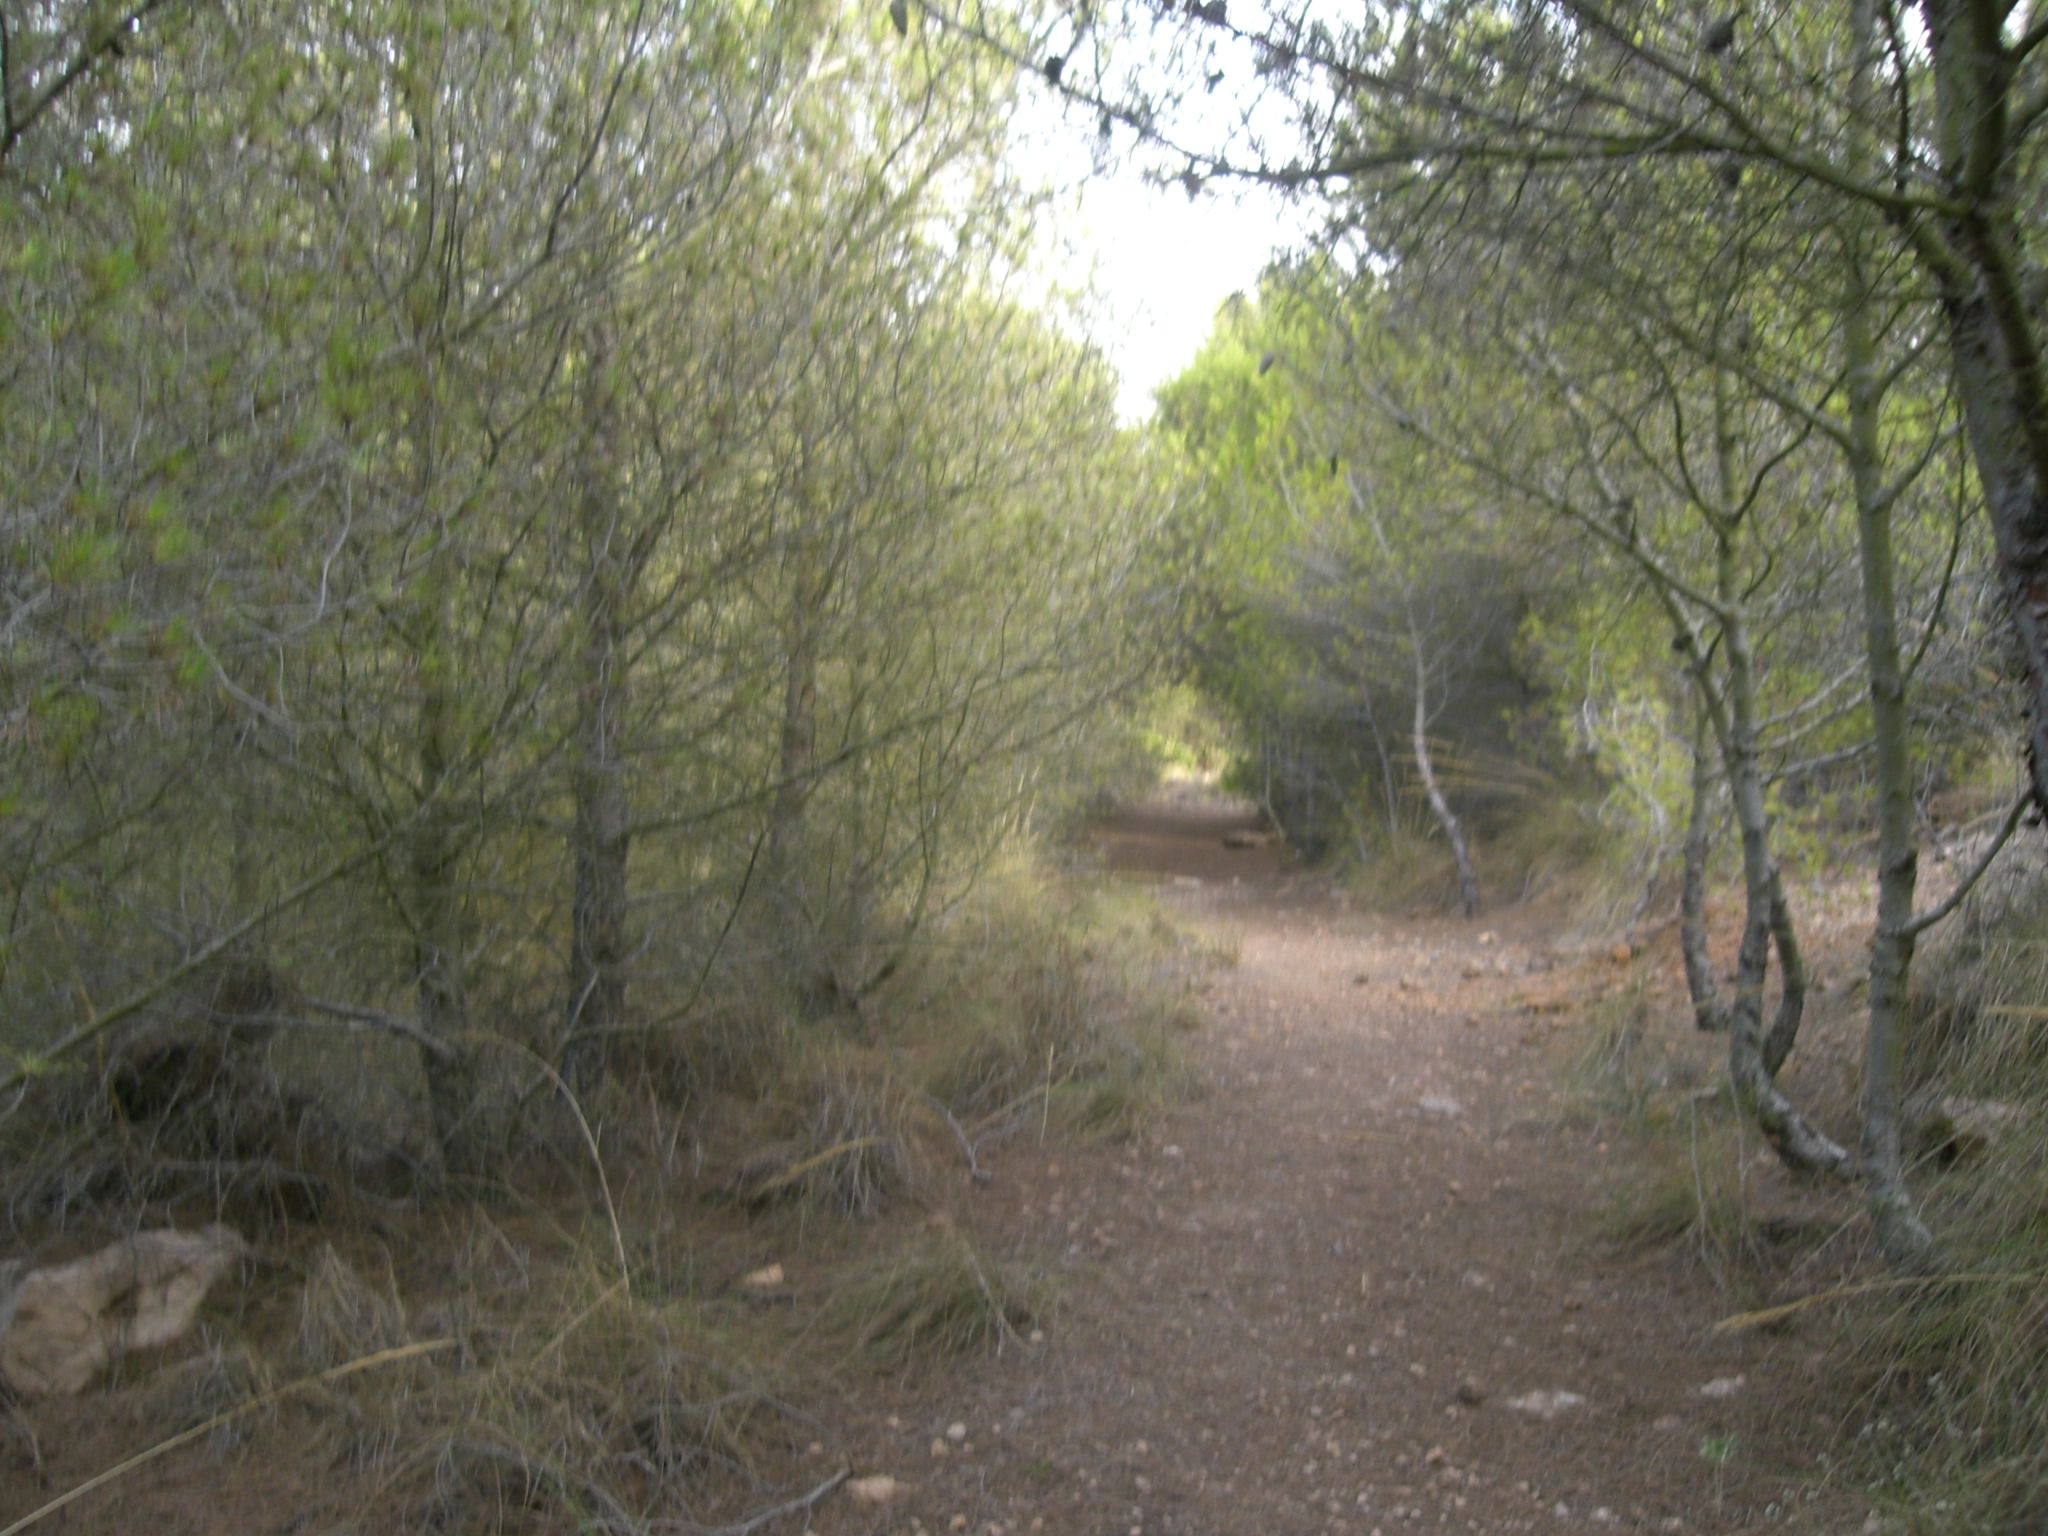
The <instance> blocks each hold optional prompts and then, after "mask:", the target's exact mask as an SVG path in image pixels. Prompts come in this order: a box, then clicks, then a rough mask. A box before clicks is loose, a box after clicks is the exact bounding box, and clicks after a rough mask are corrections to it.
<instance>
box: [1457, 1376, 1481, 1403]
mask: <svg viewBox="0 0 2048 1536" xmlns="http://www.w3.org/2000/svg"><path fill="white" fill-rule="evenodd" d="M1455 1396H1456V1397H1457V1399H1458V1401H1459V1402H1461V1403H1463V1404H1464V1405H1465V1406H1466V1407H1467V1408H1477V1407H1478V1406H1479V1405H1480V1404H1481V1403H1483V1402H1485V1401H1486V1393H1485V1391H1484V1390H1483V1389H1482V1388H1481V1387H1480V1385H1479V1383H1478V1382H1476V1381H1474V1380H1473V1379H1472V1378H1471V1377H1470V1376H1467V1377H1466V1378H1465V1379H1464V1380H1463V1381H1461V1382H1459V1383H1458V1387H1457V1392H1456V1394H1455Z"/></svg>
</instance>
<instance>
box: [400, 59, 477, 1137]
mask: <svg viewBox="0 0 2048 1536" xmlns="http://www.w3.org/2000/svg"><path fill="white" fill-rule="evenodd" d="M434 105H435V96H434V87H433V85H432V84H431V83H430V82H429V81H428V80H427V78H426V76H425V75H424V74H416V75H413V76H411V77H410V78H409V79H408V81H407V84H406V90H405V109H406V111H407V113H408V115H409V116H410V117H411V119H412V126H413V135H412V137H413V143H414V145H415V147H416V151H417V154H418V160H417V168H418V174H419V176H420V178H421V181H422V183H423V184H424V183H425V182H426V181H427V180H428V179H429V178H432V177H435V176H437V175H438V174H439V171H438V167H436V166H435V165H433V164H432V163H431V157H432V154H433V149H432V146H433V145H434V142H435V133H434V131H433V119H434ZM435 227H436V226H435V221H434V213H433V201H432V199H430V198H421V199H419V200H418V201H417V204H416V207H415V210H414V227H413V240H414V244H415V248H416V249H415V259H416V263H417V273H418V275H416V278H415V281H416V282H417V283H421V284H425V285H427V286H426V287H425V288H423V289H420V290H418V291H417V292H415V293H414V294H413V295H411V297H412V298H414V299H416V300H418V301H420V302H419V303H418V305H417V307H414V308H412V309H410V310H409V313H410V314H411V318H412V322H413V324H412V333H411V338H410V339H411V341H412V344H413V347H414V349H415V351H416V353H417V356H418V357H419V359H420V362H419V373H418V374H417V376H416V377H415V378H414V379H413V380H412V386H413V389H414V391H415V394H414V398H413V401H412V408H411V411H410V413H409V420H408V422H407V438H408V441H407V447H408V448H409V449H410V450H411V454H412V478H413V507H412V515H413V516H414V517H415V518H417V519H419V521H420V523H421V524H422V525H423V532H424V542H425V545H426V549H425V555H424V564H423V566H422V568H421V570H420V574H419V576H418V578H417V582H416V588H415V591H414V594H413V603H412V621H413V626H414V632H413V635H412V637H411V638H412V642H413V654H412V660H413V664H414V668H415V673H414V678H415V684H416V687H417V689H418V697H419V709H418V713H417V715H416V717H415V722H414V724H415V731H416V736H415V741H414V754H415V763H416V765H417V768H418V772H419V785H418V793H419V808H418V812H417V817H416V821H415V825H414V829H413V832H412V835H411V838H410V840H409V844H408V848H407V855H408V859H407V863H408V872H409V874H410V877H411V886H412V889H411V897H412V932H413V969H414V987H415V988H416V990H417V993H418V996H419V1009H420V1024H421V1027H422V1028H423V1030H424V1031H425V1032H426V1034H427V1035H428V1036H429V1037H430V1038H432V1039H435V1040H439V1041H441V1042H442V1043H443V1044H445V1045H446V1046H447V1047H448V1050H447V1051H445V1052H435V1051H430V1050H427V1049H425V1048H424V1047H423V1048H422V1050H421V1055H420V1067H421V1071H422V1072H423V1073H424V1075H425V1078H426V1087H427V1106H428V1112H429V1114H430V1115H431V1116H432V1119H433V1125H434V1138H435V1141H436V1142H437V1144H438V1145H439V1147H440V1151H441V1159H442V1163H443V1165H444V1166H445V1167H447V1168H449V1169H451V1170H455V1171H461V1170H464V1169H466V1168H467V1167H468V1166H469V1164H470V1161H471V1160H470V1158H469V1156H468V1148H469V1143H470V1142H471V1140H472V1138H471V1136H470V1134H469V1120H470V1116H471V1114H472V1113H473V1111H474V1109H475V1103H476V1075H475V1072H476V1067H475V1056H474V1052H473V1051H472V1050H471V1048H470V1045H469V1043H468V1041H467V1040H466V1039H465V1037H466V1036H467V1035H468V1033H469V999H468V996H467V993H466V989H465V986H464V978H463V966H464V953H463V934H462V926H463V903H462V895H463V893H462V888H461V883H460V881H461V861H462V852H463V846H464V841H463V828H462V826H461V822H460V820H459V817H458V812H457V808H456V805H455V800H454V791H455V784H454V776H455V770H456V765H457V761H458V759H459V756H460V751H461V748H460V742H461V720H460V696H459V694H458V692H457V689H458V686H459V682H458V679H457V678H456V676H455V657H454V637H453V634H452V624H451V622H450V610H451V608H452V606H453V604H454V579H455V577H454V564H455V550H454V530H453V529H452V528H451V527H450V526H449V522H448V519H447V516H446V514H445V513H444V512H442V511H441V510H440V509H439V507H438V505H437V503H438V501H439V495H438V492H439V481H440V472H441V468H440V451H441V443H440V431H439V427H440V422H439V417H438V406H439V402H438V399H437V396H438V393H439V389H440V381H439V379H438V378H437V376H436V368H435V360H436V357H437V356H438V350H439V347H440V345H441V342H440V338H439V336H438V334H437V330H436V314H437V313H438V311H439V309H440V307H441V305H442V304H443V303H444V302H445V299H444V298H443V297H441V296H437V295H436V294H435V293H434V292H433V291H432V285H433V284H434V283H435V282H436V281H438V279H437V278H436V277H434V276H432V275H431V271H432V257H433V244H434V239H435Z"/></svg>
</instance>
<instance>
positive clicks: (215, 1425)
mask: <svg viewBox="0 0 2048 1536" xmlns="http://www.w3.org/2000/svg"><path fill="white" fill-rule="evenodd" d="M455 1342H456V1341H455V1340H454V1339H452V1338H441V1339H423V1340H421V1341H420V1342H419V1343H417V1344H401V1345H399V1346H398V1347H397V1348H395V1349H380V1350H378V1351H377V1352H376V1353H375V1354H370V1355H364V1356H362V1357H361V1358H359V1359H355V1360H348V1361H344V1362H343V1363H342V1364H340V1365H337V1366H335V1367H334V1368H333V1369H332V1370H328V1371H322V1372H321V1373H320V1374H319V1375H317V1376H303V1377H301V1378H300V1379H299V1380H297V1381H292V1382H287V1383H285V1385H283V1386H281V1387H279V1388H278V1389H277V1390H276V1391H274V1392H266V1393H264V1394H263V1395H262V1396H261V1397H252V1398H250V1399H249V1400H248V1401H247V1402H245V1403H237V1404H236V1405H235V1406H234V1407H232V1408H227V1409H223V1410H222V1411H221V1412H219V1413H216V1414H215V1415H214V1416H213V1417H212V1418H210V1419H208V1420H206V1421H205V1422H204V1423H201V1424H194V1425H193V1426H192V1427H191V1428H190V1429H186V1430H180V1431H179V1432H178V1433H177V1434H175V1435H172V1436H171V1437H170V1438H169V1439H168V1440H159V1441H157V1443H156V1444H155V1445H152V1446H151V1447H150V1448H149V1449H148V1450H146V1451H137V1452H136V1453H135V1454H134V1455H133V1456H130V1457H128V1458H127V1459H126V1460H123V1461H118V1462H116V1463H115V1464H114V1465H113V1466H111V1467H109V1468H107V1470H106V1471H104V1472H99V1473H95V1474H94V1475H93V1476H91V1477H88V1478H87V1479H86V1480H85V1481H84V1482H82V1483H80V1484H79V1485H78V1486H77V1487H75V1488H72V1489H71V1490H69V1491H68V1492H66V1493H61V1494H59V1495H58V1496H57V1497H56V1498H54V1499H52V1500H50V1502H49V1503H47V1504H45V1505H43V1506H42V1507H41V1508H39V1509H32V1510H30V1511H29V1512H28V1513H27V1514H25V1515H23V1516H22V1517H21V1518H20V1519H19V1520H17V1521H15V1522H14V1523H13V1524H12V1525H10V1526H8V1527H6V1528H5V1529H4V1530H0V1536H21V1532H23V1531H25V1530H27V1529H28V1528H29V1527H30V1526H32V1525H40V1524H42V1522H43V1521H45V1520H47V1519H48V1518H49V1517H50V1516H51V1515H54V1514H56V1513H57V1511H58V1510H60V1509H63V1508H65V1507H66V1506H67V1505H70V1504H74V1503H76V1502H77V1501H78V1500H80V1499H82V1498H84V1497H85V1496H86V1495H87V1494H88V1493H91V1492H92V1491H93V1490H94V1489H95V1488H103V1487H105V1486H106V1485H107V1484H108V1483H111V1482H115V1481H117V1480H118V1479H120V1478H123V1477H126V1476H127V1475H128V1474H129V1473H130V1472H133V1471H134V1470H135V1469H136V1468H137V1467H141V1466H147V1465H148V1464H149V1463H150V1462H152V1461H155V1460H156V1459H157V1458H158V1457H159V1456H166V1455H169V1454H170V1453H171V1452H172V1451H175V1450H176V1449H177V1448H178V1447H179V1446H181V1445H190V1444H191V1443H192V1442H193V1441H194V1440H199V1439H203V1438H204V1437H205V1436H207V1435H210V1434H212V1433H213V1432H214V1431H215V1430H216V1429H220V1428H222V1427H223V1426H225V1425H228V1424H232V1423H234V1422H235V1420H237V1419H239V1418H242V1417H244V1416H246V1415H248V1414H251V1413H254V1412H255V1411H256V1410H257V1409H258V1408H267V1407H269V1406H270V1405H271V1404H273V1403H280V1402H283V1401H284V1400H285V1399H286V1398H288V1397H296V1396H297V1395H298V1394H299V1393H301V1392H308V1391H311V1390H312V1389H313V1388H315V1387H324V1386H326V1385H327V1384H328V1383H329V1382H335V1381H340V1380H341V1379H342V1378H343V1377H345V1376H357V1375H360V1374H361V1373H362V1372H364V1371H373V1370H376V1369H377V1368H378V1367H379V1366H385V1365H396V1364H397V1363H398V1362H399V1361H401V1360H417V1359H418V1358H419V1357H420V1356H422V1355H432V1354H438V1353H440V1352H441V1351H442V1350H444V1349H453V1348H454V1347H455Z"/></svg>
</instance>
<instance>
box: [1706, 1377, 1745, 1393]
mask: <svg viewBox="0 0 2048 1536" xmlns="http://www.w3.org/2000/svg"><path fill="white" fill-rule="evenodd" d="M1741 1390H1742V1378H1741V1377H1740V1376H1717V1377H1715V1378H1714V1379H1713V1380H1712V1381H1710V1382H1708V1383H1707V1384H1706V1385H1705V1386H1704V1387H1701V1388H1700V1389H1699V1395H1700V1396H1701V1397H1733V1396H1734V1395H1735V1394H1736V1393H1738V1392H1740V1391H1741Z"/></svg>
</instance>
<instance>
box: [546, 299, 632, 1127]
mask: <svg viewBox="0 0 2048 1536" xmlns="http://www.w3.org/2000/svg"><path fill="white" fill-rule="evenodd" d="M586 366H587V367H588V369H589V382H588V385H587V388H588V393H587V395H586V397H585V404H584V439H583V452H582V454H581V455H580V458H581V463H580V464H579V466H578V479H579V480H580V482H581V483H580V485H579V486H578V498H577V511H578V521H579V522H580V524H581V530H580V531H581V535H582V544H583V552H584V571H583V592H582V609H583V611H582V618H581V622H582V636H581V644H580V646H579V650H578V655H577V685H578V686H577V695H576V697H577V719H576V741H575V762H574V767H573V769H572V777H573V782H574V796H575V825H574V830H573V832H572V833H571V837H572V840H573V841H572V849H571V862H572V864H573V866H574V869H575V881H576V883H575V891H574V894H573V896H572V898H571V903H570V937H569V996H568V1004H567V1014H568V1016H567V1019H566V1020H565V1025H566V1030H565V1035H564V1040H565V1043H564V1046H563V1051H562V1075H563V1077H564V1079H565V1080H566V1081H567V1082H568V1084H569V1086H570V1087H571V1088H572V1089H575V1090H577V1091H582V1090H585V1089H588V1088H591V1087H594V1086H595V1085H596V1084H597V1083H598V1082H600V1081H602V1079H603V1077H604V1072H605V1063H606V1056H607V1049H606V1040H607V1037H608V1036H609V1035H610V1034H611V1032H612V1031H614V1030H616V1029H617V1028H618V1027H619V1026H620V1025H621V1024H622V1023H623V1022H624V1021H625V1013H626V964H627V954H628V939H627V855H628V845H629V834H628V831H627V827H628V806H627V794H626V763H625V751H624V729H625V712H626V705H627V697H628V683H629V679H628V676H627V666H628V662H627V657H626V648H625V617H626V616H625V608H626V603H627V601H628V598H629V596H630V592H631V586H632V581H633V575H634V572H633V559H632V551H631V549H630V547H629V543H628V540H627V538H626V530H625V529H624V528H623V527H622V526H621V523H620V518H619V502H618V492H617V480H616V471H615V469H614V465H615V464H616V462H617V450H618V442H617V438H618V410H617V402H616V400H615V398H614V396H613V393H612V383H611V378H610V372H611V337H610V333H609V329H608V328H607V327H606V326H605V325H604V324H603V323H602V322H600V323H599V324H598V326H596V327H595V331H594V335H593V339H592V344H591V348H590V356H589V358H588V359H587V360H586Z"/></svg>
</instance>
